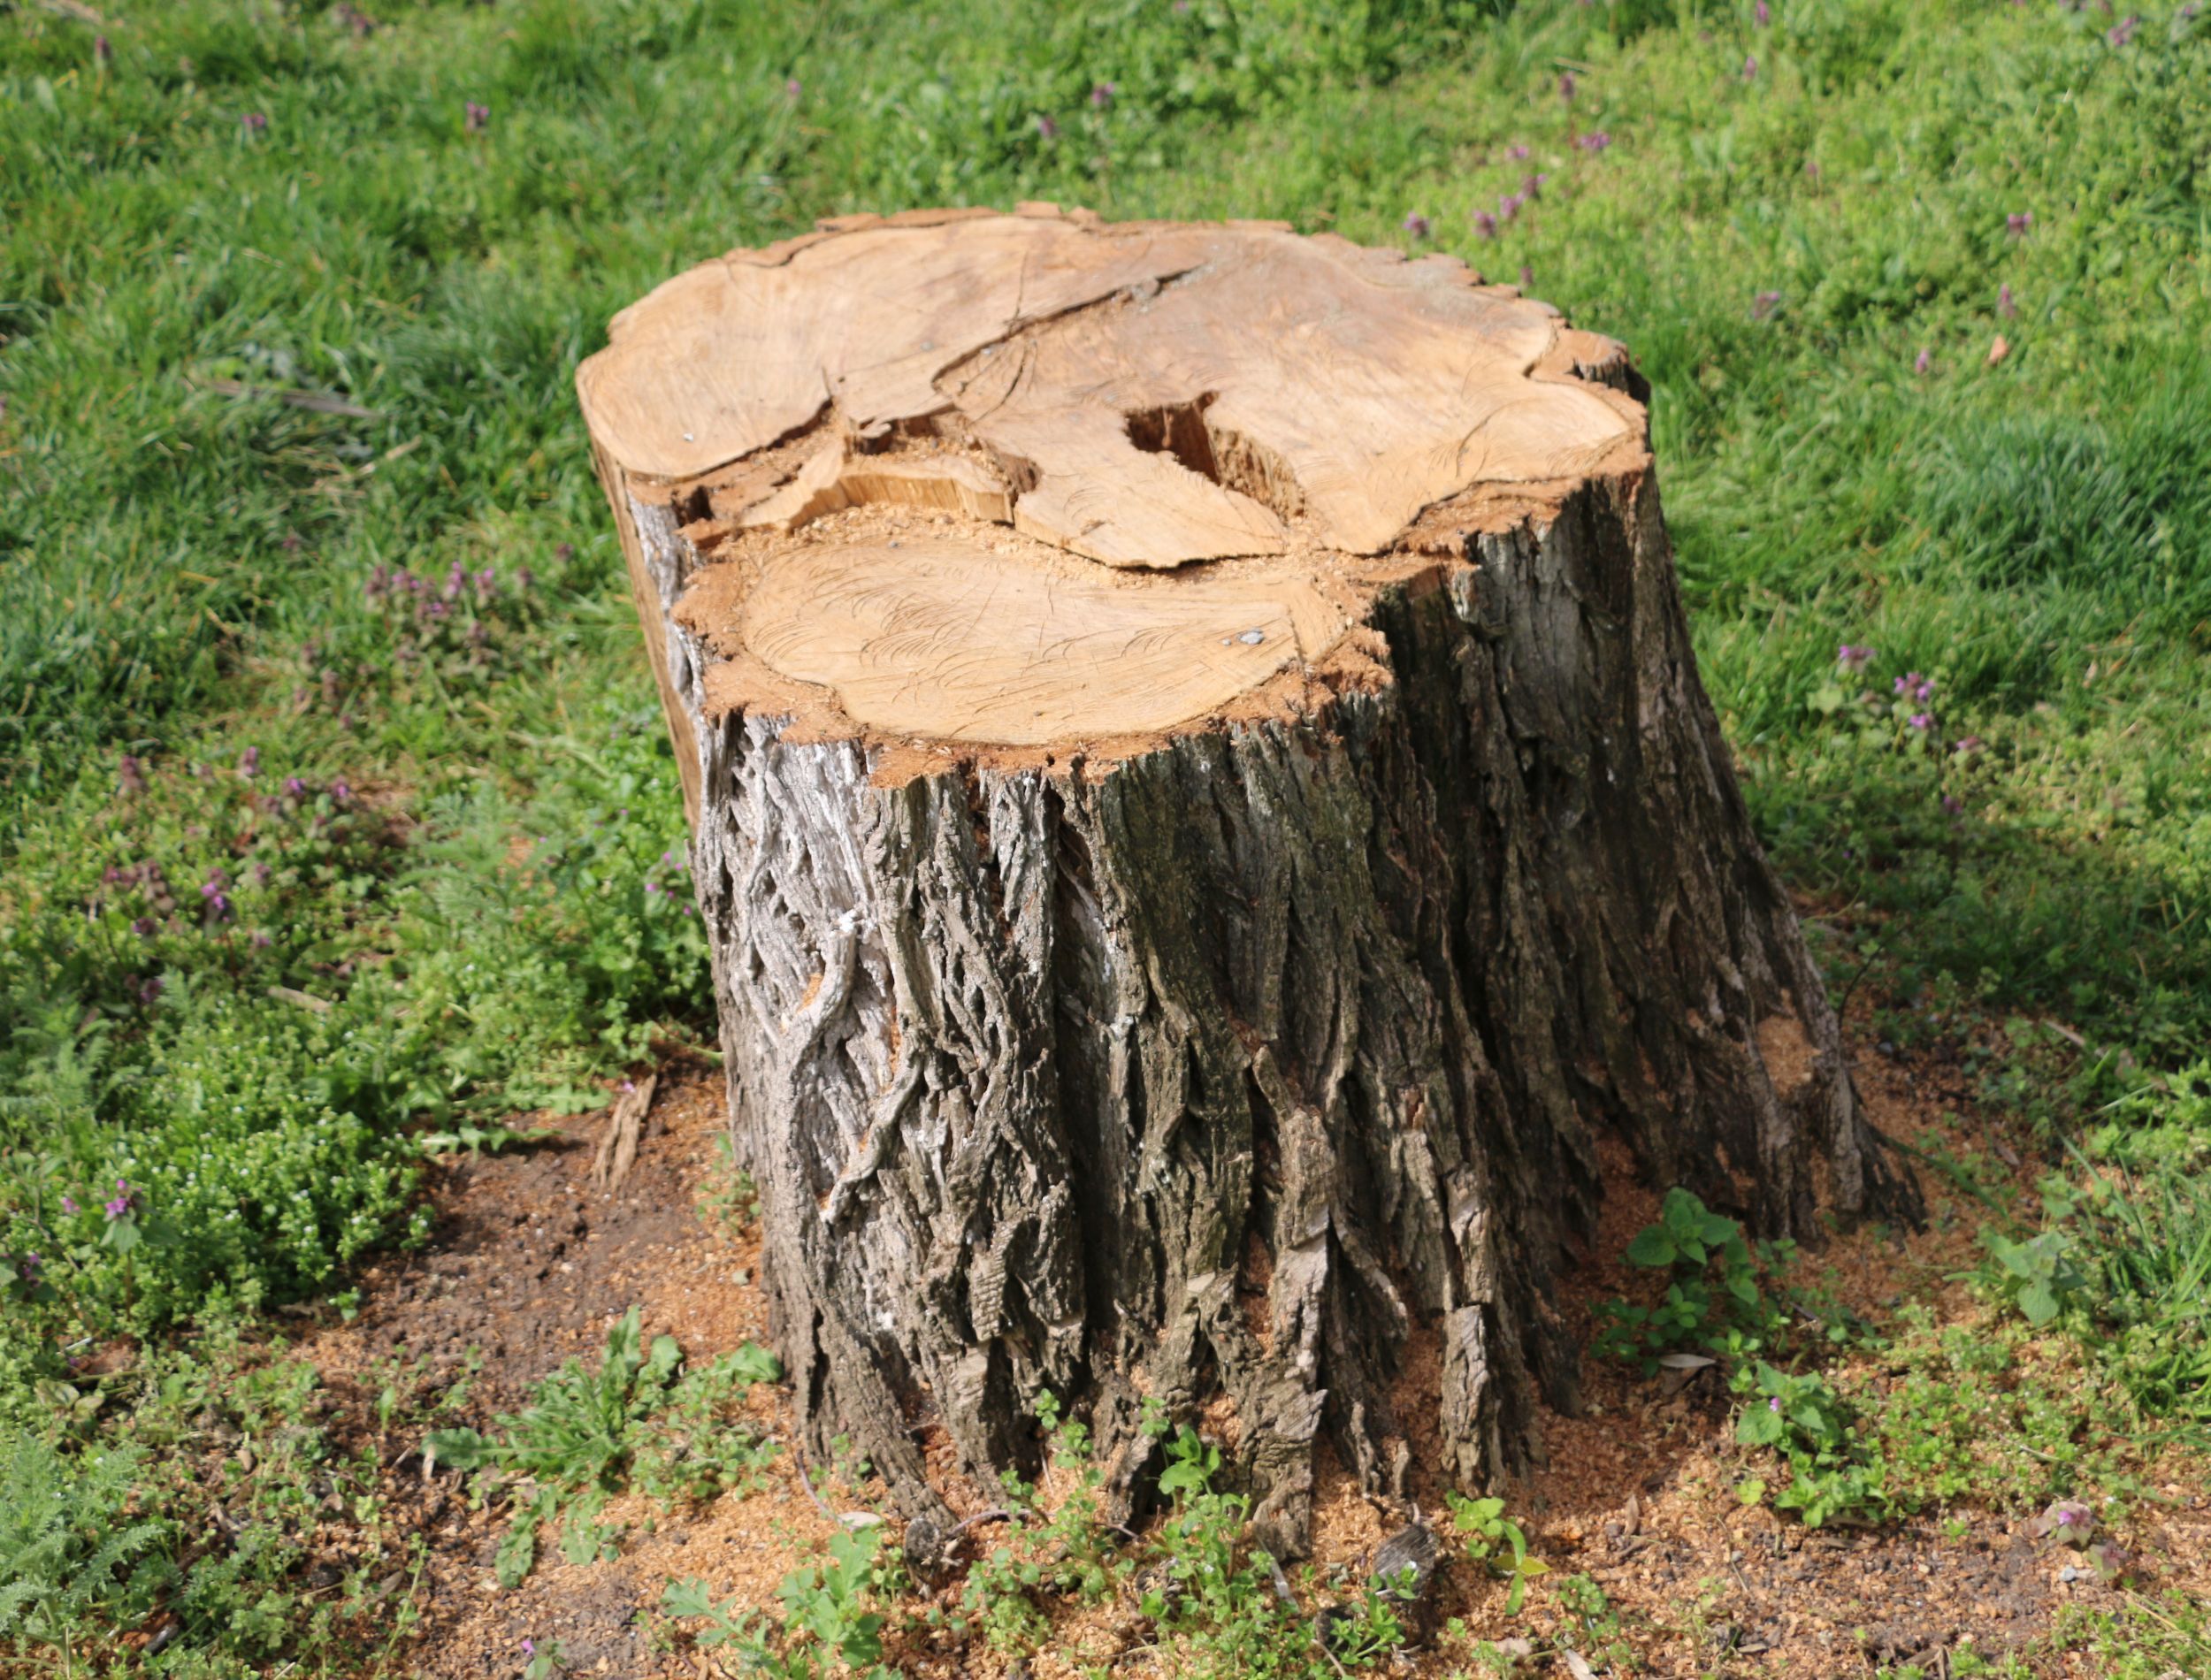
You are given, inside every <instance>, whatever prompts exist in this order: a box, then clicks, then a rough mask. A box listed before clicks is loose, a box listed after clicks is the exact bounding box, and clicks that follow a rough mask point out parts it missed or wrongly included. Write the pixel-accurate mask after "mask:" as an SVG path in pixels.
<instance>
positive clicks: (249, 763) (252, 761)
mask: <svg viewBox="0 0 2211 1680" xmlns="http://www.w3.org/2000/svg"><path fill="white" fill-rule="evenodd" d="M260 774H261V749H260V748H259V747H257V746H249V747H248V748H247V749H246V750H245V751H244V752H241V753H240V754H239V755H238V779H239V780H240V781H241V782H250V781H252V780H253V779H254V777H256V776H257V775H260Z"/></svg>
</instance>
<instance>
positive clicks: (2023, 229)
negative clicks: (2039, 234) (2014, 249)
mask: <svg viewBox="0 0 2211 1680" xmlns="http://www.w3.org/2000/svg"><path fill="white" fill-rule="evenodd" d="M2033 226H2034V212H2033V211H2032V210H2014V211H2012V212H2011V214H2010V215H2008V216H2007V217H2005V218H2004V232H2005V233H2008V234H2010V235H2011V237H2012V238H2014V239H2024V238H2026V236H2027V234H2028V233H2029V232H2030V231H2031V230H2032V228H2033Z"/></svg>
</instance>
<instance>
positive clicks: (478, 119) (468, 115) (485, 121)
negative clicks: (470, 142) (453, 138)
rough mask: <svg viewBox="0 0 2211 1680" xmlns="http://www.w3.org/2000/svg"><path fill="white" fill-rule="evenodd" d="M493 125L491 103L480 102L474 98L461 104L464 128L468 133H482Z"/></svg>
mask: <svg viewBox="0 0 2211 1680" xmlns="http://www.w3.org/2000/svg"><path fill="white" fill-rule="evenodd" d="M461 126H462V128H463V130H464V131H465V132H466V133H468V134H482V133H483V132H484V131H485V130H486V128H489V127H490V126H492V108H491V107H490V106H489V105H481V104H478V103H477V102H476V101H475V100H473V99H471V100H466V101H464V102H463V103H462V106H461Z"/></svg>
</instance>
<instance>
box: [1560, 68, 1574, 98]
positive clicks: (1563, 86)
mask: <svg viewBox="0 0 2211 1680" xmlns="http://www.w3.org/2000/svg"><path fill="white" fill-rule="evenodd" d="M1558 96H1559V97H1560V98H1561V99H1564V100H1565V101H1566V102H1567V103H1570V104H1571V103H1572V101H1573V96H1574V73H1573V72H1572V71H1571V70H1569V71H1566V72H1565V73H1563V74H1562V75H1561V76H1560V77H1559V78H1558Z"/></svg>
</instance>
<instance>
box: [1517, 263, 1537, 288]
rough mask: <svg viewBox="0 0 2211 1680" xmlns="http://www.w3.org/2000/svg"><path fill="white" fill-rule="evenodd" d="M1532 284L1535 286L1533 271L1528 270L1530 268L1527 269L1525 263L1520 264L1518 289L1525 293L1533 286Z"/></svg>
mask: <svg viewBox="0 0 2211 1680" xmlns="http://www.w3.org/2000/svg"><path fill="white" fill-rule="evenodd" d="M1534 284H1535V271H1534V269H1532V268H1530V267H1529V266H1528V265H1527V264H1526V263H1521V264H1520V289H1521V290H1522V291H1526V289H1527V288H1528V287H1529V286H1533V285H1534Z"/></svg>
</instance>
